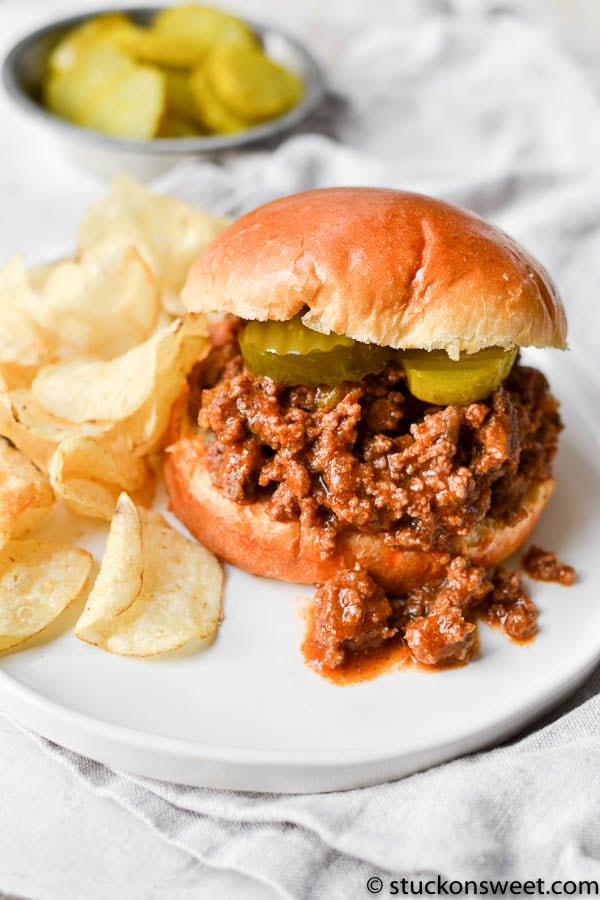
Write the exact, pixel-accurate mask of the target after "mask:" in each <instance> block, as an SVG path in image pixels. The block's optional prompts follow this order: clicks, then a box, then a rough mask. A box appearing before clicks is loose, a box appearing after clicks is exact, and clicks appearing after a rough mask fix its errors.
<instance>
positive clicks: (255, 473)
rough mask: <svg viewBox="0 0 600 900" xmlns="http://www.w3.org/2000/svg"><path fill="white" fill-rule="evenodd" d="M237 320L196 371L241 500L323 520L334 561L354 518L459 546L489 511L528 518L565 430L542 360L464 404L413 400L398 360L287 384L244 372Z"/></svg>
mask: <svg viewBox="0 0 600 900" xmlns="http://www.w3.org/2000/svg"><path fill="white" fill-rule="evenodd" d="M240 327H241V322H240V320H237V319H229V320H226V321H224V322H222V323H220V324H219V326H218V328H216V329H214V330H213V335H212V338H213V348H212V349H211V351H210V353H209V354H208V356H207V358H206V359H204V360H203V361H202V362H201V363H199V364H198V365H197V366H196V367H195V369H194V371H193V373H192V375H191V378H190V387H191V392H190V396H191V408H192V413H193V415H194V416H197V417H198V421H199V424H200V425H201V426H202V427H203V428H205V429H208V430H209V433H211V432H212V434H213V435H214V440H210V441H209V442H208V445H207V456H208V465H209V467H210V469H211V472H212V477H213V480H214V482H215V484H216V485H217V486H218V487H219V488H220V489H221V490H222V491H223V493H224V494H225V495H226V496H227V497H229V498H230V499H232V500H235V501H237V502H239V503H243V502H246V501H252V500H256V499H263V500H264V501H265V509H266V511H267V513H268V514H269V516H271V518H272V519H274V520H276V521H289V520H298V521H299V522H300V523H301V526H302V528H303V529H313V532H312V535H311V538H312V539H313V540H317V541H318V543H319V545H320V549H321V553H322V555H323V556H324V557H325V556H327V555H328V554H329V553H331V551H332V550H333V547H334V545H335V538H336V534H337V533H338V532H339V531H340V530H342V529H344V528H348V527H351V528H355V529H358V530H367V531H376V532H383V533H385V535H386V540H388V541H390V542H391V543H393V544H395V545H397V546H402V547H414V548H420V549H424V550H429V549H431V548H436V549H443V550H449V551H450V552H452V550H453V542H454V541H455V539H456V537H457V536H460V535H465V534H467V533H468V532H469V531H470V530H471V529H472V528H473V527H474V526H475V525H477V523H478V522H480V521H481V520H482V519H483V518H485V516H487V515H488V514H491V515H493V516H494V517H495V518H497V519H498V520H500V521H501V522H502V523H507V522H513V521H517V520H518V519H519V518H520V517H521V516H522V514H523V512H522V499H523V496H524V494H525V492H526V490H527V488H528V487H529V485H531V483H532V482H534V481H538V480H541V479H544V478H547V477H548V476H549V475H550V473H551V463H552V458H553V457H554V454H555V452H556V444H557V436H558V433H559V431H560V429H561V427H562V426H561V423H560V419H559V416H558V411H557V402H556V400H555V399H554V398H553V397H552V395H551V394H550V392H549V389H548V383H547V381H546V379H545V378H544V376H543V375H542V374H541V372H538V371H537V370H536V369H531V368H526V367H523V366H521V365H518V364H517V365H515V366H514V367H513V370H512V373H511V375H510V376H509V378H508V379H507V380H506V381H505V382H504V384H503V385H501V386H500V387H499V388H498V389H496V390H495V391H494V392H493V393H492V394H491V395H490V396H489V397H488V398H486V400H485V401H481V402H478V403H471V404H469V405H467V406H446V407H436V406H433V407H432V406H427V405H426V404H424V403H422V402H420V401H418V400H416V399H415V398H414V397H412V396H411V395H410V394H409V393H408V391H407V389H406V382H405V377H404V373H403V372H402V370H401V369H400V368H398V367H397V366H394V365H390V366H389V367H388V368H386V369H385V371H384V372H382V373H381V374H380V375H371V376H367V377H366V378H363V379H362V381H360V382H359V383H350V382H346V383H343V384H341V385H338V386H337V387H335V388H333V389H325V388H307V387H302V386H300V387H291V388H290V387H288V388H286V387H283V386H281V385H278V384H277V383H275V382H274V381H272V380H271V379H270V378H257V377H254V376H253V375H251V374H250V373H249V372H248V371H247V370H246V369H245V368H244V365H243V360H242V357H241V355H240V351H239V344H238V340H237V336H238V333H239V329H240Z"/></svg>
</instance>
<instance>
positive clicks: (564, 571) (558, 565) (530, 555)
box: [523, 544, 576, 587]
mask: <svg viewBox="0 0 600 900" xmlns="http://www.w3.org/2000/svg"><path fill="white" fill-rule="evenodd" d="M523 568H524V569H525V571H526V572H527V574H528V575H529V577H530V578H535V579H536V580H537V581H557V582H558V583H559V584H563V585H564V586H565V587H570V585H572V584H574V582H575V577H576V576H575V569H574V568H573V566H567V565H565V563H562V562H561V561H560V560H559V558H558V557H557V555H556V553H552V552H551V551H550V550H542V548H541V547H536V545H535V544H532V545H531V547H530V548H529V550H528V551H527V553H526V554H525V556H524V557H523Z"/></svg>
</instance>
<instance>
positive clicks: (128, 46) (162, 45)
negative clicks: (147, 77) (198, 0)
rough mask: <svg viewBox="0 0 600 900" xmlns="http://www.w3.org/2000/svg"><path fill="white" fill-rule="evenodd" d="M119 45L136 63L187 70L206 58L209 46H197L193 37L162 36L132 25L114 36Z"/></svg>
mask: <svg viewBox="0 0 600 900" xmlns="http://www.w3.org/2000/svg"><path fill="white" fill-rule="evenodd" d="M115 40H116V42H117V43H118V44H119V46H120V47H121V48H122V49H123V50H125V51H127V53H129V54H131V56H133V57H135V59H137V60H138V61H139V62H147V63H153V64H154V65H160V66H170V67H172V68H176V69H187V68H190V67H191V66H194V65H196V64H197V63H198V62H200V60H201V59H202V58H203V57H204V56H206V53H207V51H208V47H205V46H204V45H203V44H202V45H200V46H199V45H198V42H197V41H194V39H193V38H186V37H185V35H179V34H161V33H160V32H159V31H155V30H152V29H150V28H141V27H139V26H135V25H131V26H130V28H129V29H128V30H127V31H123V32H122V33H117V34H116V36H115Z"/></svg>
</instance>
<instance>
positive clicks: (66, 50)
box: [48, 13, 132, 74]
mask: <svg viewBox="0 0 600 900" xmlns="http://www.w3.org/2000/svg"><path fill="white" fill-rule="evenodd" d="M130 27H132V25H131V22H130V21H129V19H128V18H127V16H126V15H125V14H124V13H106V14H105V15H101V16H94V18H92V19H88V20H87V21H86V22H84V23H83V25H79V26H78V27H77V28H73V29H71V30H70V31H68V32H67V34H66V35H65V36H64V37H63V38H62V40H61V41H59V42H58V44H57V45H56V47H54V49H53V50H52V52H51V53H50V56H49V57H48V70H49V73H50V74H56V73H58V72H66V71H67V70H68V69H72V68H73V66H75V65H77V63H78V62H79V61H80V60H81V57H82V56H85V54H86V53H88V52H89V51H90V50H91V49H92V48H93V47H97V46H98V44H101V43H105V42H109V43H112V42H113V40H114V38H115V35H116V34H120V33H121V32H122V31H123V30H124V29H128V28H130Z"/></svg>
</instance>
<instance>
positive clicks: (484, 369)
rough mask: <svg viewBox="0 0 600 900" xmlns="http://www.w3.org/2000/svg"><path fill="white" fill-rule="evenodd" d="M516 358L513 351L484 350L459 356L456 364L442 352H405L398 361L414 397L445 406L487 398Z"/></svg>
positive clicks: (515, 350) (400, 354) (494, 348)
mask: <svg viewBox="0 0 600 900" xmlns="http://www.w3.org/2000/svg"><path fill="white" fill-rule="evenodd" d="M516 355H517V348H516V347H512V348H511V349H509V350H503V349H502V347H486V348H485V350H480V351H479V353H461V355H460V359H458V360H453V359H450V357H449V356H448V354H447V353H446V351H445V350H430V351H427V350H406V351H404V352H401V353H399V359H400V361H401V363H402V366H403V368H404V371H405V373H406V378H407V381H408V389H409V391H410V392H411V394H413V396H415V397H418V399H419V400H424V401H425V402H426V403H435V404H436V405H438V406H447V405H448V404H450V403H456V404H460V405H463V404H465V403H474V402H475V401H476V400H482V399H483V398H484V397H487V395H488V394H489V393H490V391H492V390H493V389H494V388H495V387H497V386H498V385H499V384H500V382H501V381H504V379H505V378H506V376H507V375H508V373H509V372H510V370H511V368H512V364H513V363H514V361H515V357H516Z"/></svg>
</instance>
